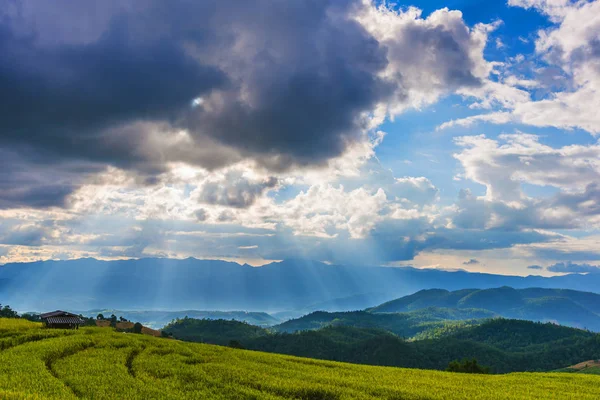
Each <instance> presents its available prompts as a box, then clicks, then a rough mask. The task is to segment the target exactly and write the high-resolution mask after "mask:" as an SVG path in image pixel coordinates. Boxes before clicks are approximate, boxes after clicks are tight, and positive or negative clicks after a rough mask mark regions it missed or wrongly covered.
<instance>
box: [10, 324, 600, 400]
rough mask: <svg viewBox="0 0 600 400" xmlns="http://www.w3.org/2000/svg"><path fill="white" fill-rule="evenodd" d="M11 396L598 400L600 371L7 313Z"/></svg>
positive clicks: (16, 397)
mask: <svg viewBox="0 0 600 400" xmlns="http://www.w3.org/2000/svg"><path fill="white" fill-rule="evenodd" d="M0 343H2V348H3V350H2V351H0V398H2V399H77V398H94V399H182V398H187V399H205V398H208V399H307V400H308V399H373V398H381V399H473V398H477V399H525V398H527V399H530V398H534V399H544V398H552V399H571V398H578V399H590V400H591V399H597V398H598V387H599V386H600V377H598V376H593V375H580V374H556V373H551V374H538V373H536V374H532V373H519V374H509V375H504V376H487V375H471V374H457V373H447V372H438V371H424V370H411V369H398V368H385V367H370V366H360V365H352V364H344V363H335V362H327V361H317V360H313V359H307V358H296V357H290V356H280V355H274V354H266V353H260V352H253V351H245V350H237V349H231V348H227V347H220V346H214V345H205V344H196V343H186V342H179V341H175V340H170V339H161V338H154V337H150V336H146V335H136V334H124V333H117V332H114V331H113V330H111V329H109V328H84V329H79V330H77V331H62V330H46V329H43V328H41V326H40V325H39V324H35V323H30V322H27V321H22V320H5V319H0Z"/></svg>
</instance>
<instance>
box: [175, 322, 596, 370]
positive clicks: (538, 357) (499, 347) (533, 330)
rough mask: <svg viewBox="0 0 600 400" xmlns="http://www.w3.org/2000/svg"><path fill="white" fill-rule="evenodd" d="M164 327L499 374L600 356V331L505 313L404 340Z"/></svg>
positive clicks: (352, 333) (365, 334)
mask: <svg viewBox="0 0 600 400" xmlns="http://www.w3.org/2000/svg"><path fill="white" fill-rule="evenodd" d="M315 314H325V315H326V314H328V313H315ZM339 314H346V313H339ZM347 314H355V313H347ZM350 321H351V320H348V322H350ZM254 328H256V329H260V328H257V327H254ZM164 330H165V331H167V332H173V333H174V332H178V333H175V334H174V337H175V338H178V339H188V340H198V338H200V339H201V340H202V341H204V342H208V343H222V339H221V337H216V336H215V335H214V332H219V333H220V335H221V336H222V337H223V338H227V340H235V341H236V342H238V343H239V344H241V345H242V346H243V347H245V348H247V349H252V350H259V351H267V352H273V353H281V354H290V355H295V356H303V357H312V358H320V359H326V360H333V361H345V362H353V363H359V364H371V365H387V366H397V367H409V368H424V369H442V370H443V369H445V368H446V367H447V366H448V363H450V362H451V361H453V360H456V359H462V358H465V357H468V358H471V357H474V358H476V359H477V360H478V361H480V363H482V364H483V365H486V366H488V367H490V368H491V370H492V372H496V373H506V372H516V371H552V370H555V369H557V368H561V367H563V366H565V365H569V364H574V363H577V362H579V361H581V360H587V359H590V358H600V335H596V334H593V333H591V332H588V331H583V330H579V329H574V328H568V327H564V326H557V325H554V324H550V323H547V324H542V323H535V322H530V321H522V320H506V319H501V318H499V319H494V320H490V321H487V322H484V323H482V324H481V325H475V326H469V325H468V324H465V323H462V325H459V326H458V327H457V328H456V329H449V330H447V331H446V332H444V335H443V336H440V337H436V338H434V339H425V340H415V341H405V340H403V339H402V338H401V337H399V336H397V335H394V334H393V333H392V332H390V331H386V330H383V329H378V328H373V327H370V328H365V327H357V326H355V325H354V326H352V325H341V324H334V325H328V326H325V327H324V328H321V329H315V330H307V331H300V332H296V333H285V332H284V333H276V334H273V333H270V332H269V331H267V330H261V331H258V332H255V331H251V330H250V329H249V326H248V325H247V324H243V323H240V322H235V321H200V322H199V323H196V324H190V323H186V322H185V321H176V322H174V323H172V324H170V325H168V326H166V327H165V328H164ZM248 333H249V334H248Z"/></svg>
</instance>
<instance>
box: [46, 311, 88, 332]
mask: <svg viewBox="0 0 600 400" xmlns="http://www.w3.org/2000/svg"><path fill="white" fill-rule="evenodd" d="M40 318H41V319H42V322H43V323H44V325H46V327H47V328H58V329H78V328H79V325H82V324H83V323H84V321H83V320H82V319H81V318H80V317H79V316H78V315H75V314H71V313H68V312H66V311H60V310H56V311H52V312H48V313H45V314H41V315H40Z"/></svg>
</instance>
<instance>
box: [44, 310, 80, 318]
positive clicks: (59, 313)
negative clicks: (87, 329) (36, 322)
mask: <svg viewBox="0 0 600 400" xmlns="http://www.w3.org/2000/svg"><path fill="white" fill-rule="evenodd" d="M50 317H76V318H79V316H78V315H76V314H73V313H70V312H66V311H61V310H56V311H51V312H47V313H44V314H40V318H41V319H46V318H50Z"/></svg>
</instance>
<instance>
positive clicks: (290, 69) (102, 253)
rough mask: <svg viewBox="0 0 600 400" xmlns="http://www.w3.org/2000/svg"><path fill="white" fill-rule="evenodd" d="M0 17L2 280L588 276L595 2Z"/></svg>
mask: <svg viewBox="0 0 600 400" xmlns="http://www.w3.org/2000/svg"><path fill="white" fill-rule="evenodd" d="M61 1H63V0H61ZM88 3H89V4H88ZM92 3H93V5H94V7H90V6H91V5H92ZM0 4H2V5H3V7H1V9H2V11H1V16H2V18H0V21H1V22H0V51H2V52H3V54H5V55H7V56H6V57H3V59H2V60H1V61H0V71H1V72H0V74H1V75H0V89H2V90H0V93H1V94H0V96H1V97H2V101H3V104H7V105H8V106H7V107H6V109H4V110H2V111H0V116H1V117H2V118H1V121H2V122H0V170H1V171H3V172H1V175H0V264H3V263H9V262H20V261H33V260H40V259H69V258H79V257H96V258H102V259H119V258H140V257H155V256H159V257H176V258H181V257H198V258H219V259H228V260H237V261H239V262H249V263H252V264H254V265H261V264H264V263H266V262H269V261H271V260H280V259H284V258H288V257H307V258H312V259H318V260H322V261H327V262H331V263H342V264H358V265H389V266H397V265H414V266H417V267H420V268H444V269H466V270H470V271H484V272H494V273H502V274H520V275H526V274H530V273H535V274H543V275H554V274H562V273H569V272H574V273H581V272H585V273H589V272H595V271H596V269H598V270H600V268H598V267H597V266H598V265H599V264H600V254H599V252H598V250H597V249H598V248H600V247H599V244H600V235H599V234H598V229H599V228H600V145H599V144H598V134H600V118H599V117H598V114H597V110H598V108H599V107H600V93H599V91H600V51H599V49H600V45H599V43H600V23H599V22H598V21H597V20H596V19H594V16H595V15H598V13H600V1H570V0H555V1H548V0H508V2H507V1H489V2H485V5H482V3H481V2H480V1H415V2H408V3H403V2H400V3H396V2H384V3H382V2H374V1H370V0H344V1H322V2H314V3H311V2H303V1H289V2H287V1H286V2H270V1H266V0H253V1H239V2H233V3H227V4H225V3H222V2H212V1H202V2H189V1H174V2H169V3H168V4H167V3H164V2H160V1H147V2H137V1H126V2H122V1H116V0H115V1H112V0H111V1H106V2H103V3H102V4H101V5H98V3H95V2H92V1H91V0H90V1H89V2H88V1H82V2H79V3H78V4H77V5H74V4H73V3H72V2H69V1H67V0H64V4H62V5H60V4H59V6H56V7H54V6H52V7H50V6H49V5H48V4H47V3H46V2H44V1H41V0H17V1H9V2H7V3H6V4H3V3H2V2H0ZM531 265H535V266H542V267H543V268H542V269H540V268H528V267H529V266H531Z"/></svg>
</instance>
